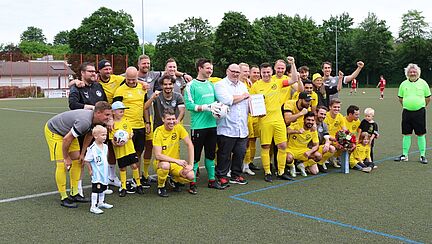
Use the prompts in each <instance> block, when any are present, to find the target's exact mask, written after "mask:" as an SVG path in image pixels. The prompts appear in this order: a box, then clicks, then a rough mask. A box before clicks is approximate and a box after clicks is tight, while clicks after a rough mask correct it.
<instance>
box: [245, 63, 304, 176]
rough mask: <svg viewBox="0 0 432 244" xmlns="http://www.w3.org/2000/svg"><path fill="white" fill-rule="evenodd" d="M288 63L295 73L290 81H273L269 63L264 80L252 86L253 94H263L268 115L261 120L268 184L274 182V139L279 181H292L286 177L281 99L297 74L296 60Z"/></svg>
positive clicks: (262, 69)
mask: <svg viewBox="0 0 432 244" xmlns="http://www.w3.org/2000/svg"><path fill="white" fill-rule="evenodd" d="M288 62H290V64H291V69H292V71H293V76H292V79H291V80H290V81H287V80H284V81H282V80H280V81H272V80H271V75H272V73H273V70H272V68H271V66H270V64H268V63H264V64H262V65H261V77H262V80H259V81H257V82H255V84H253V85H252V89H251V93H252V94H263V95H264V101H265V107H266V112H267V113H266V115H265V116H262V117H260V118H259V126H260V129H261V133H260V138H261V160H262V164H263V167H264V171H265V177H264V180H265V181H267V182H272V181H273V179H272V174H271V170H270V144H271V142H272V140H273V139H274V141H275V144H276V146H277V147H278V149H279V150H278V152H277V159H278V160H277V161H278V173H277V176H278V178H279V179H283V180H291V178H290V177H289V176H288V175H286V174H285V173H284V172H285V165H286V145H287V143H286V141H287V138H286V126H285V122H284V119H283V116H282V113H281V106H282V102H281V99H280V96H281V92H282V91H281V89H282V87H285V86H289V85H291V84H293V83H294V82H296V81H297V79H298V78H297V72H295V71H296V68H295V63H294V58H292V57H288Z"/></svg>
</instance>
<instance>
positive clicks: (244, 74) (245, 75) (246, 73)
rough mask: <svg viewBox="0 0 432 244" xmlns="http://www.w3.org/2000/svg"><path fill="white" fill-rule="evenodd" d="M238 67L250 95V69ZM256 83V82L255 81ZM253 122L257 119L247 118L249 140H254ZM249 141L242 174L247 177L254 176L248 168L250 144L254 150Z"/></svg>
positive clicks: (252, 156)
mask: <svg viewBox="0 0 432 244" xmlns="http://www.w3.org/2000/svg"><path fill="white" fill-rule="evenodd" d="M239 67H240V75H239V80H240V81H241V82H243V83H244V84H245V85H246V88H247V90H248V92H249V93H250V89H251V87H252V84H253V83H252V81H251V80H250V79H249V74H250V68H249V65H248V64H246V63H239ZM257 72H258V74H259V69H257ZM255 81H256V80H255ZM253 120H255V123H257V122H258V118H254V117H252V116H250V115H249V116H248V130H249V136H248V137H249V138H251V135H252V138H255V139H256V137H255V136H254V129H253V122H254V121H253ZM249 142H250V139H249V140H248V143H247V145H246V146H247V148H246V154H245V157H244V160H243V169H242V171H243V173H246V174H248V175H255V172H253V171H252V170H251V169H250V168H249V164H250V163H252V162H253V159H254V157H255V150H254V152H253V154H252V155H251V144H253V146H254V148H255V140H253V142H252V143H249Z"/></svg>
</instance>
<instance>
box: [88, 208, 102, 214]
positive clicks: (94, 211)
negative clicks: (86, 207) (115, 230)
mask: <svg viewBox="0 0 432 244" xmlns="http://www.w3.org/2000/svg"><path fill="white" fill-rule="evenodd" d="M90 212H92V213H94V214H103V211H102V210H101V209H100V208H98V207H91V208H90Z"/></svg>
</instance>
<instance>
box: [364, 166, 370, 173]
mask: <svg viewBox="0 0 432 244" xmlns="http://www.w3.org/2000/svg"><path fill="white" fill-rule="evenodd" d="M371 170H372V168H371V167H365V168H363V169H362V170H361V171H363V172H365V173H369V172H371Z"/></svg>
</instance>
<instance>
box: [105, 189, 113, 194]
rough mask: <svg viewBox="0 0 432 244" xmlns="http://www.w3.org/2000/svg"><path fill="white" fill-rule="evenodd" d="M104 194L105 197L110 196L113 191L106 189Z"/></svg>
mask: <svg viewBox="0 0 432 244" xmlns="http://www.w3.org/2000/svg"><path fill="white" fill-rule="evenodd" d="M104 193H105V195H111V194H113V190H111V189H109V188H107V189H106V190H105V191H104Z"/></svg>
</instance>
